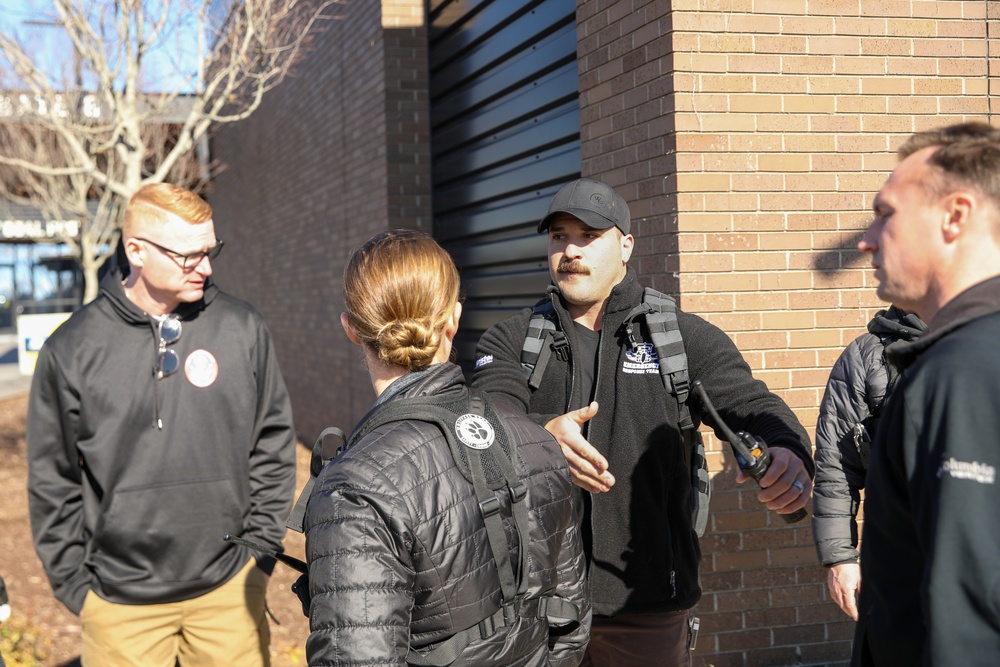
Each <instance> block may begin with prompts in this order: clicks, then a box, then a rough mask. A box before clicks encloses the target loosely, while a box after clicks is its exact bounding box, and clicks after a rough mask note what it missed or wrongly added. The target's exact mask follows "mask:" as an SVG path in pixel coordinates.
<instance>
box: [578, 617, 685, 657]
mask: <svg viewBox="0 0 1000 667" xmlns="http://www.w3.org/2000/svg"><path fill="white" fill-rule="evenodd" d="M690 630H691V628H690V627H689V625H688V612H687V610H684V611H670V612H661V613H656V614H618V615H617V616H594V622H593V626H592V627H591V629H590V644H588V645H587V655H586V656H585V657H584V658H583V663H582V664H581V667H632V666H634V667H650V666H651V665H656V666H657V667H690V665H691V652H690V650H688V646H689V645H690Z"/></svg>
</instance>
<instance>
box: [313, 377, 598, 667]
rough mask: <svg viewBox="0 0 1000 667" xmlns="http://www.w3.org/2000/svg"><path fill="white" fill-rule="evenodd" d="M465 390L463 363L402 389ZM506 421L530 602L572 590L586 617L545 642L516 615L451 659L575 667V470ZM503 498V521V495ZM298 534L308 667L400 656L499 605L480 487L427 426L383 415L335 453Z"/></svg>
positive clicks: (543, 436) (581, 632) (522, 422)
mask: <svg viewBox="0 0 1000 667" xmlns="http://www.w3.org/2000/svg"><path fill="white" fill-rule="evenodd" d="M406 377H407V378H410V376H406ZM410 379H411V380H412V378H410ZM397 382H403V380H397ZM463 385H464V378H463V377H462V372H461V370H460V369H459V368H458V366H455V365H454V364H450V363H444V364H439V365H437V366H433V367H432V368H431V369H430V370H428V371H426V372H424V373H422V377H421V378H420V379H419V380H418V381H417V382H416V383H412V384H409V386H407V387H406V388H405V389H404V390H403V391H402V394H401V395H405V396H422V395H432V394H442V393H449V392H459V391H461V390H462V387H463ZM387 391H388V392H392V391H393V386H390V387H389V389H388V390H387ZM497 409H499V410H503V409H502V408H499V407H498V408H497ZM503 417H504V418H505V424H506V426H507V429H508V431H509V433H510V435H511V437H512V438H513V440H515V442H516V444H517V457H516V460H515V467H516V470H517V471H518V472H519V473H520V475H521V478H522V479H523V480H524V481H525V482H526V483H527V484H528V495H527V500H526V502H527V507H528V511H529V516H530V533H531V534H530V544H529V550H530V551H529V554H528V564H529V568H528V572H529V575H528V577H529V580H528V589H527V594H526V597H527V598H528V599H534V598H539V597H543V596H558V597H562V598H565V599H568V600H570V601H572V602H573V603H575V604H576V605H577V606H578V607H579V608H580V609H581V610H582V612H583V614H584V622H583V623H581V624H579V625H578V626H576V627H575V629H572V630H571V631H569V632H567V633H564V634H561V635H560V636H558V637H555V636H554V637H553V639H552V642H553V648H552V649H549V641H550V636H549V635H550V632H549V626H548V625H547V623H546V622H545V621H544V620H541V619H537V618H535V619H523V618H518V619H516V620H515V622H514V624H513V625H510V626H507V627H503V628H501V629H499V630H497V632H496V633H495V634H494V635H493V636H492V637H490V638H488V639H485V640H482V639H480V640H477V641H475V642H473V643H472V644H471V645H469V646H468V647H467V648H466V649H465V650H464V651H463V652H462V653H461V654H460V655H459V657H458V660H457V661H456V662H455V663H453V664H455V665H511V666H517V665H524V666H529V665H531V666H535V665H577V664H579V662H580V661H581V660H582V659H583V651H584V649H585V647H586V642H587V637H588V635H589V630H590V611H589V603H588V601H587V590H586V578H585V575H584V558H583V548H582V544H581V540H580V532H579V508H578V504H577V503H576V501H575V500H574V497H575V496H574V493H573V488H574V487H573V486H572V482H571V480H570V476H569V470H568V469H567V467H566V461H565V459H564V458H563V456H562V454H561V452H560V451H559V448H558V446H557V445H556V443H555V441H554V440H553V439H552V437H551V436H549V434H548V433H547V432H546V431H544V430H543V429H541V428H539V427H538V426H536V425H535V424H533V423H531V422H530V421H528V420H527V419H525V418H523V417H519V416H513V415H503ZM363 423H364V421H362V424H363ZM359 428H360V426H359ZM498 496H499V497H500V498H501V499H502V502H503V503H504V507H505V509H504V510H503V512H504V516H509V512H508V511H507V510H506V508H507V507H508V506H509V497H508V496H507V495H506V494H503V493H500V494H498ZM507 529H508V538H509V539H508V542H509V543H512V544H516V539H514V538H513V535H514V534H515V532H514V529H513V527H512V524H511V523H510V522H508V525H507ZM305 531H306V553H307V557H308V561H309V586H310V593H311V595H312V605H311V609H310V613H309V620H310V627H311V629H312V633H311V635H310V636H309V639H308V641H307V643H306V652H307V655H308V659H309V664H310V665H338V666H340V665H405V664H406V654H407V650H408V648H409V647H410V646H412V647H413V648H415V649H419V648H425V647H429V646H432V645H434V644H437V643H439V642H441V641H444V640H446V639H448V638H449V637H451V636H452V635H454V634H455V633H456V632H457V631H459V630H463V629H465V628H467V627H470V626H471V625H474V624H475V623H476V622H477V621H478V620H480V619H483V618H485V617H487V616H489V615H490V614H492V613H494V612H496V611H497V610H498V609H499V608H500V605H499V602H500V600H501V593H500V581H499V578H498V575H497V568H496V565H495V563H494V560H493V556H492V552H491V550H490V547H489V544H488V542H487V535H486V528H485V525H484V522H483V518H482V515H481V513H480V510H479V506H478V503H477V501H476V496H475V491H474V490H473V487H472V484H470V483H469V482H468V481H467V480H466V479H465V477H463V475H462V473H461V471H460V470H459V469H458V467H457V466H456V465H455V462H454V459H453V458H452V454H451V451H450V449H449V447H448V444H447V441H446V439H445V437H444V436H443V435H442V433H441V431H440V430H439V428H438V427H437V426H436V425H434V424H431V423H428V422H422V421H402V422H393V423H389V424H384V425H382V426H379V427H378V428H376V429H375V430H373V431H372V432H371V433H369V434H368V435H366V436H364V437H363V438H361V439H360V440H359V441H358V442H357V444H356V445H354V446H353V447H351V448H350V449H349V450H347V452H345V453H344V454H342V455H340V456H339V457H338V458H336V459H334V460H333V461H332V462H330V463H329V464H328V465H327V466H326V468H325V469H324V470H323V472H322V474H321V475H320V477H319V478H318V479H317V481H316V487H315V491H314V492H313V495H312V496H311V498H310V501H309V505H308V509H307V511H306V517H305ZM511 560H512V561H513V562H517V558H516V557H514V556H512V559H511Z"/></svg>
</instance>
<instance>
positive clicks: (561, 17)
mask: <svg viewBox="0 0 1000 667" xmlns="http://www.w3.org/2000/svg"><path fill="white" fill-rule="evenodd" d="M429 25H430V31H429V35H430V105H431V151H432V160H433V202H434V204H433V206H434V237H435V238H436V239H437V240H438V242H439V243H441V244H442V245H443V246H444V247H445V248H447V249H448V251H449V252H450V253H451V255H452V257H454V259H455V262H456V263H457V264H458V267H459V270H460V271H461V274H462V284H463V288H464V294H465V310H464V315H463V317H462V326H461V330H460V332H459V336H458V338H457V339H456V347H457V349H458V353H459V359H460V361H461V363H462V364H463V366H465V367H466V369H467V370H468V367H469V363H470V362H471V360H472V358H473V353H474V349H475V343H476V341H477V340H478V339H479V336H480V335H481V334H482V332H483V331H485V330H486V329H487V328H488V327H489V326H490V325H492V324H493V323H495V322H497V321H498V320H500V319H503V318H504V317H507V316H508V315H511V314H513V313H514V312H516V311H517V310H518V309H519V308H522V307H524V306H530V305H532V304H533V303H534V302H535V301H537V300H538V298H539V297H540V296H541V295H542V293H543V292H544V291H545V287H546V286H547V285H548V284H549V276H548V265H547V260H546V239H545V237H544V236H543V235H540V234H538V233H536V231H535V230H536V225H537V224H538V220H539V219H541V217H542V216H543V215H544V214H545V211H546V209H547V207H548V203H549V200H550V199H551V198H552V195H553V194H555V192H556V190H558V189H559V186H561V185H562V184H564V183H566V182H567V181H570V180H572V179H574V178H577V177H578V176H579V175H580V106H579V99H578V91H579V85H578V74H577V61H576V45H577V30H576V2H575V0H542V1H534V2H530V1H518V0H478V1H476V0H450V1H449V0H431V2H430V9H429Z"/></svg>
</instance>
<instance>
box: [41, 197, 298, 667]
mask: <svg viewBox="0 0 1000 667" xmlns="http://www.w3.org/2000/svg"><path fill="white" fill-rule="evenodd" d="M211 216H212V210H211V208H209V206H208V204H206V203H205V202H204V201H203V200H202V199H201V198H200V197H198V196H197V195H195V194H193V193H191V192H189V191H187V190H184V189H183V188H178V187H176V186H173V185H167V184H157V185H149V186H146V187H144V188H142V189H140V190H139V191H138V192H137V193H136V195H135V196H133V198H132V199H131V200H130V201H129V204H128V207H127V209H126V213H125V222H124V228H123V231H122V234H123V238H124V240H125V252H126V255H127V257H128V262H129V269H130V270H129V273H128V275H127V276H126V277H124V278H123V276H122V275H121V274H120V273H119V272H117V271H114V272H112V273H110V274H109V275H108V276H107V277H106V278H105V279H104V281H103V282H102V284H101V294H100V296H99V297H98V298H97V299H96V300H94V301H93V302H91V303H90V304H88V305H86V306H85V307H84V308H82V309H81V310H80V311H78V312H77V313H75V314H74V315H73V316H72V317H71V318H70V319H69V320H68V321H67V322H65V323H64V324H63V325H62V326H61V327H59V329H57V330H56V331H55V333H53V335H52V336H51V337H50V338H49V339H48V340H47V341H46V343H45V345H44V347H43V348H42V350H41V352H40V353H39V357H38V362H37V365H36V368H35V377H34V380H33V383H32V387H31V397H30V405H29V411H28V464H29V470H28V475H29V479H28V493H29V502H30V510H31V524H32V531H33V532H34V538H35V548H36V550H37V551H38V555H39V558H40V559H41V561H42V564H43V565H44V566H45V571H46V573H47V574H48V577H49V581H50V582H51V583H52V588H53V590H54V592H55V595H56V597H57V598H59V600H60V601H62V602H63V604H65V605H66V606H67V607H68V608H69V609H70V611H72V612H74V613H77V614H79V615H80V620H81V623H82V626H83V651H82V659H83V664H84V666H85V667H117V666H118V665H140V664H141V665H144V666H147V665H148V666H150V667H158V666H163V667H173V665H174V661H175V658H176V657H177V656H181V664H182V665H183V664H187V663H186V661H187V660H190V659H192V658H193V659H195V660H196V663H195V664H217V665H224V664H225V665H241V666H244V665H247V666H253V665H266V664H269V657H268V638H269V635H268V628H267V621H266V619H265V617H264V591H265V586H266V583H267V574H269V573H270V569H269V568H270V567H273V561H272V562H271V563H267V562H261V563H260V565H261V567H258V566H257V564H255V563H254V559H253V558H250V555H249V554H248V552H247V551H246V550H245V549H243V548H240V547H236V546H235V545H233V544H231V543H229V542H224V541H223V539H222V538H223V535H224V534H225V533H231V534H233V535H237V536H240V535H242V536H244V537H247V538H249V539H252V540H255V541H258V542H262V543H264V544H266V545H269V546H270V547H272V548H275V549H280V548H281V541H282V538H283V536H284V533H285V528H284V520H285V518H286V517H287V516H288V512H289V510H290V508H291V501H292V495H293V493H294V487H295V451H294V443H295V438H294V431H293V428H292V414H291V406H290V404H289V400H288V394H287V392H286V391H285V385H284V382H283V381H282V378H281V373H280V371H279V369H278V363H277V359H276V358H275V354H274V349H273V346H272V343H271V337H270V335H269V333H268V331H267V328H266V327H265V326H264V322H263V321H262V320H261V318H260V315H258V314H257V312H256V311H255V310H254V309H253V308H251V307H250V306H249V305H248V304H246V303H244V302H242V301H238V300H236V299H234V298H232V297H230V296H228V295H227V294H224V293H223V292H221V291H219V289H218V288H217V287H215V286H214V285H213V284H212V283H211V281H210V276H211V274H212V265H211V261H212V260H213V259H215V257H216V256H217V255H218V252H219V250H220V249H221V247H222V242H221V241H218V240H217V239H216V237H215V229H214V226H213V223H212V219H211ZM262 568H263V569H262ZM264 569H266V570H267V573H265V571H264Z"/></svg>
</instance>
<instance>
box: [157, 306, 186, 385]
mask: <svg viewBox="0 0 1000 667" xmlns="http://www.w3.org/2000/svg"><path fill="white" fill-rule="evenodd" d="M158 332H159V334H160V358H159V361H158V362H157V370H156V379H157V380H162V379H163V378H165V377H167V376H168V375H172V374H174V373H176V372H177V369H178V368H180V365H181V358H180V357H179V356H177V353H176V352H174V351H173V350H168V349H167V345H172V344H173V343H176V342H177V341H179V340H180V339H181V320H180V318H179V317H177V316H176V315H167V316H166V317H164V318H163V319H162V320H160V324H159V327H158Z"/></svg>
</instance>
